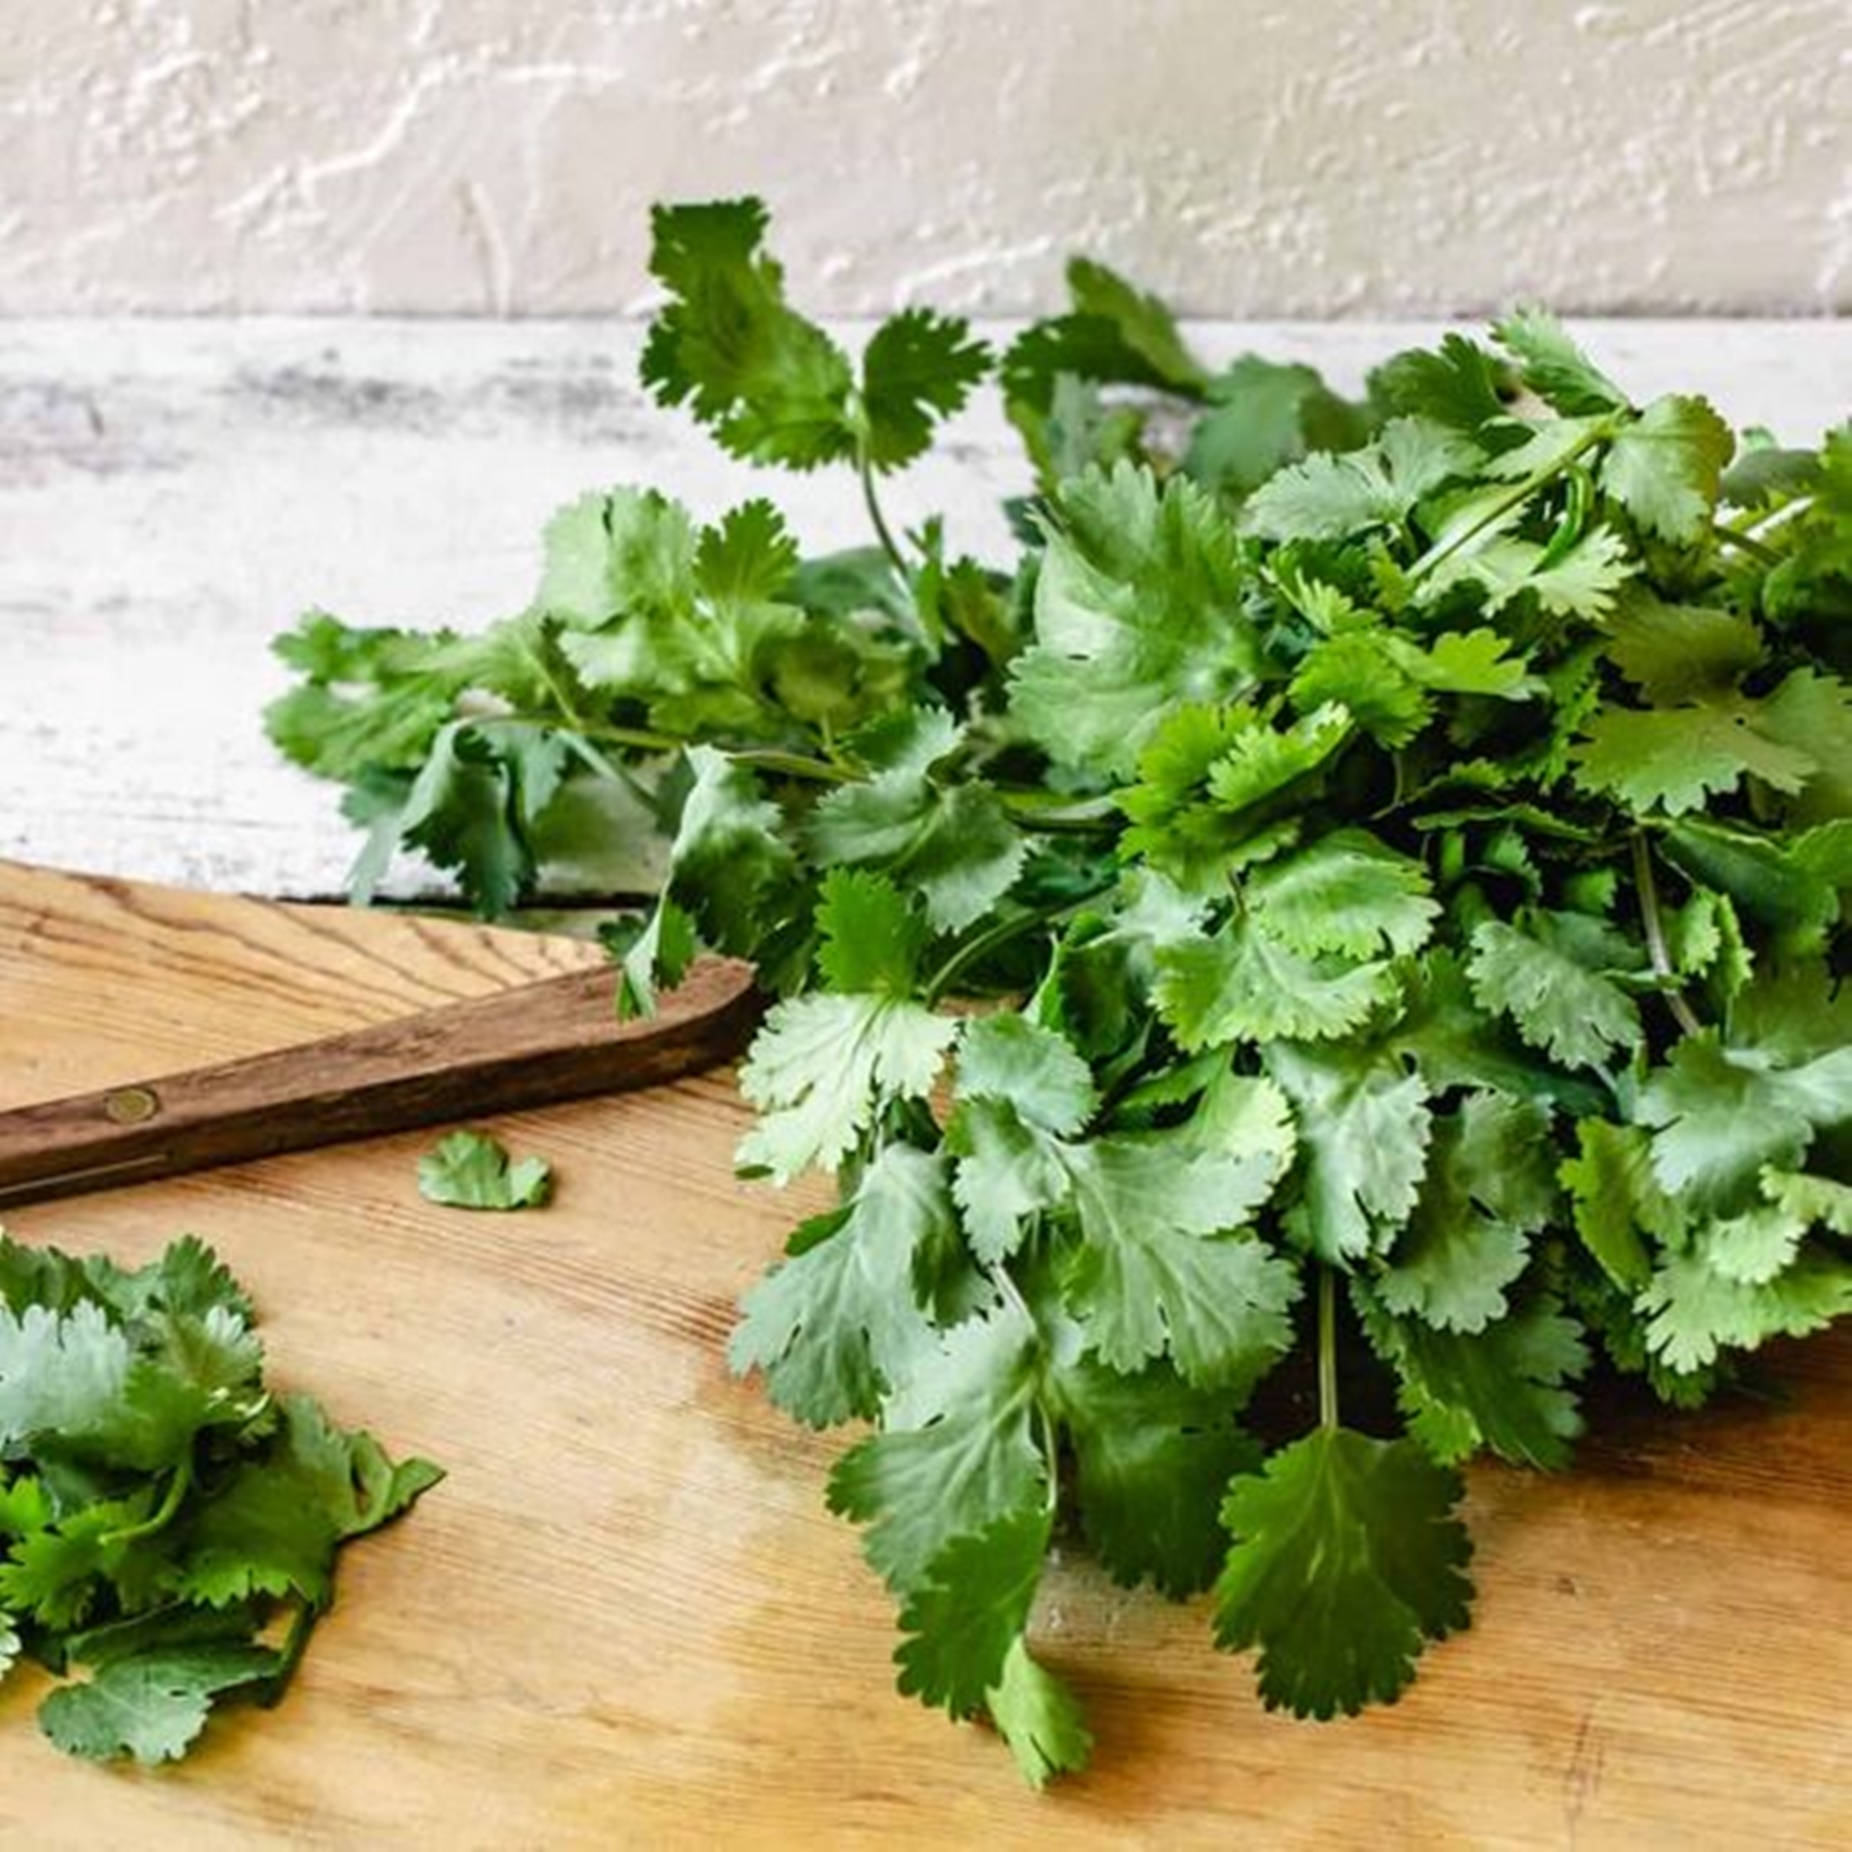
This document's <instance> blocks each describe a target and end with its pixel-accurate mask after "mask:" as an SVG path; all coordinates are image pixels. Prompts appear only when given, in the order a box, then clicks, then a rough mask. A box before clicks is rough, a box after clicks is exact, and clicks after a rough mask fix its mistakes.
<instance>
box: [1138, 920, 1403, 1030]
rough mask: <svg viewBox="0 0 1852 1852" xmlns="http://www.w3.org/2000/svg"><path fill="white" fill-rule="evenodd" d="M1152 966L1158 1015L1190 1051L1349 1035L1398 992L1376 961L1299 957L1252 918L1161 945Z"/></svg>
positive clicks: (1379, 963)
mask: <svg viewBox="0 0 1852 1852" xmlns="http://www.w3.org/2000/svg"><path fill="white" fill-rule="evenodd" d="M1157 964H1158V982H1157V991H1156V998H1157V1007H1158V1014H1159V1015H1160V1016H1161V1017H1162V1018H1163V1020H1164V1022H1165V1023H1166V1025H1167V1026H1168V1027H1169V1028H1170V1030H1171V1032H1172V1034H1174V1035H1175V1036H1176V1038H1177V1041H1178V1044H1179V1046H1181V1047H1182V1048H1183V1049H1184V1050H1185V1051H1186V1052H1189V1053H1194V1052H1195V1051H1196V1050H1197V1049H1199V1048H1208V1047H1211V1046H1213V1045H1215V1044H1217V1043H1221V1042H1235V1041H1253V1042H1268V1041H1273V1040H1276V1039H1279V1038H1281V1037H1285V1038H1289V1039H1299V1038H1303V1039H1309V1040H1312V1039H1319V1038H1323V1037H1338V1036H1347V1035H1350V1034H1352V1033H1353V1032H1355V1031H1356V1030H1357V1029H1358V1028H1359V1027H1361V1025H1362V1024H1363V1023H1364V1022H1365V1021H1366V1020H1367V1019H1368V1017H1369V1016H1370V1015H1371V1013H1372V1012H1373V1011H1375V1010H1377V1009H1380V1008H1382V1007H1383V1006H1384V1005H1386V1004H1387V1003H1389V1002H1391V1001H1392V1000H1393V998H1394V996H1395V994H1396V993H1395V982H1394V979H1393V978H1392V977H1391V975H1390V971H1389V967H1388V966H1387V965H1386V964H1384V963H1382V962H1381V961H1376V962H1373V963H1369V964H1344V963H1340V962H1338V961H1337V960H1335V959H1331V958H1316V959H1312V958H1305V957H1302V956H1300V954H1299V953H1297V952H1295V951H1293V950H1291V949H1290V947H1288V946H1286V945H1284V944H1282V943H1281V942H1280V941H1279V940H1278V939H1276V938H1274V937H1273V935H1272V934H1271V933H1270V932H1269V931H1268V930H1267V928H1266V927H1265V926H1264V925H1263V924H1262V923H1261V922H1260V921H1258V920H1255V919H1252V918H1237V919H1234V920H1231V921H1230V922H1229V923H1228V924H1227V925H1226V926H1224V927H1223V928H1222V930H1221V931H1220V932H1218V933H1217V934H1216V935H1215V936H1214V937H1213V938H1206V939H1205V938H1196V939H1190V940H1185V941H1182V942H1180V943H1178V944H1175V945H1168V946H1164V947H1162V948H1161V949H1160V950H1159V952H1158V957H1157Z"/></svg>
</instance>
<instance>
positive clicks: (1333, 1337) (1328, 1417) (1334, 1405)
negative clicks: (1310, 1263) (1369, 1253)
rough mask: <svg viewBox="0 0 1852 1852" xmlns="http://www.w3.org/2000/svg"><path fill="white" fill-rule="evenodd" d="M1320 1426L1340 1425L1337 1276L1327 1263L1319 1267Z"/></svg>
mask: <svg viewBox="0 0 1852 1852" xmlns="http://www.w3.org/2000/svg"><path fill="white" fill-rule="evenodd" d="M1318 1425H1319V1426H1320V1427H1321V1428H1324V1429H1326V1430H1327V1431H1330V1430H1331V1429H1334V1428H1336V1426H1337V1425H1338V1295H1337V1276H1336V1275H1335V1274H1334V1273H1333V1272H1332V1270H1331V1269H1330V1268H1329V1267H1328V1266H1324V1265H1321V1266H1320V1267H1319V1269H1318Z"/></svg>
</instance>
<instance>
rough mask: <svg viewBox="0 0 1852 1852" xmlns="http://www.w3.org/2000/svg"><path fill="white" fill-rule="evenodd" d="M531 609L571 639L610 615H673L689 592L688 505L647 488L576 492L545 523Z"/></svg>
mask: <svg viewBox="0 0 1852 1852" xmlns="http://www.w3.org/2000/svg"><path fill="white" fill-rule="evenodd" d="M542 545H543V551H544V557H545V566H544V568H543V570H542V573H541V578H540V589H539V590H538V591H537V592H536V593H535V595H534V602H535V604H536V606H537V607H538V608H539V609H540V610H542V611H544V612H546V613H547V614H548V615H549V616H552V617H556V618H558V619H559V620H560V621H561V622H562V623H563V624H565V625H566V626H567V627H568V632H567V641H566V648H567V653H568V656H569V657H570V656H571V654H572V651H573V650H574V649H575V648H576V647H577V644H576V643H575V642H574V641H573V639H574V638H575V637H577V636H579V635H582V634H588V633H591V632H595V631H598V630H602V629H603V628H605V626H607V625H608V624H610V623H612V622H613V621H614V620H616V619H619V618H624V617H635V618H638V619H641V620H644V621H648V620H650V619H661V618H665V617H673V616H676V615H679V614H680V613H682V612H683V611H685V610H686V609H687V607H688V606H689V605H690V604H691V603H692V602H693V599H694V593H695V528H694V523H693V521H691V520H690V519H689V516H688V510H687V509H686V508H684V507H683V506H682V504H681V503H680V502H677V501H672V500H670V498H669V497H668V496H666V495H663V494H661V493H660V492H659V491H657V490H655V489H631V488H618V489H612V490H611V491H610V492H609V493H594V494H591V495H582V496H580V497H579V499H578V500H577V501H575V502H570V503H568V504H567V505H566V506H565V507H564V508H561V509H560V510H559V511H558V512H557V513H556V514H555V515H554V516H553V517H552V519H551V520H549V521H548V523H547V526H546V533H545V537H544V540H543V542H542Z"/></svg>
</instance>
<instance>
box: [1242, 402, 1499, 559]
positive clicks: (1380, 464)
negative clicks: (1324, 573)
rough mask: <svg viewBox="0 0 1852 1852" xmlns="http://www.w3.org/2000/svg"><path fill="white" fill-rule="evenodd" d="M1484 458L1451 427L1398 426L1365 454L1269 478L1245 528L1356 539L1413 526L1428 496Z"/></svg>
mask: <svg viewBox="0 0 1852 1852" xmlns="http://www.w3.org/2000/svg"><path fill="white" fill-rule="evenodd" d="M1480 457H1481V452H1480V451H1479V449H1478V447H1477V446H1476V445H1474V444H1472V443H1471V442H1469V441H1468V440H1467V439H1465V438H1464V437H1462V436H1461V435H1460V434H1459V432H1457V431H1450V430H1449V429H1448V428H1447V427H1446V426H1445V425H1441V424H1436V423H1434V422H1433V421H1432V420H1430V419H1426V418H1395V419H1391V420H1390V422H1389V423H1388V424H1386V425H1384V426H1383V428H1382V430H1381V432H1380V433H1378V435H1377V437H1376V439H1375V441H1374V442H1372V443H1370V444H1367V445H1365V446H1364V448H1362V449H1361V450H1352V451H1349V452H1347V453H1346V454H1344V455H1342V456H1332V455H1330V454H1329V453H1328V452H1321V453H1320V454H1319V455H1316V456H1310V457H1307V458H1306V460H1305V461H1304V462H1303V463H1296V464H1294V465H1293V466H1292V467H1291V468H1290V469H1283V470H1281V471H1280V472H1279V473H1278V474H1277V475H1274V476H1271V477H1269V478H1268V479H1267V481H1266V482H1264V483H1262V484H1261V486H1260V487H1259V488H1258V489H1256V490H1255V491H1254V493H1253V494H1252V495H1250V496H1249V497H1248V499H1247V502H1246V504H1245V505H1244V506H1243V508H1242V511H1241V525H1242V528H1243V529H1244V531H1246V532H1248V533H1251V534H1257V535H1259V536H1260V537H1261V538H1263V539H1266V540H1348V539H1352V538H1354V537H1355V536H1357V535H1358V534H1360V533H1362V532H1365V531H1366V530H1368V529H1370V528H1373V527H1394V526H1396V525H1397V524H1398V523H1400V522H1402V521H1404V520H1406V519H1407V518H1408V516H1409V515H1410V514H1411V513H1413V512H1414V508H1415V505H1416V503H1418V502H1419V501H1420V500H1421V499H1422V498H1423V497H1424V496H1427V495H1430V494H1432V493H1433V492H1434V490H1436V489H1438V488H1439V487H1440V486H1441V484H1442V483H1444V482H1449V481H1451V480H1453V479H1454V478H1455V477H1458V476H1463V475H1467V474H1469V473H1470V472H1471V471H1472V469H1473V467H1474V465H1475V464H1476V463H1478V462H1479V460H1480Z"/></svg>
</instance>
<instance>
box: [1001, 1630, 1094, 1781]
mask: <svg viewBox="0 0 1852 1852" xmlns="http://www.w3.org/2000/svg"><path fill="white" fill-rule="evenodd" d="M985 1703H986V1704H987V1705H988V1707H989V1710H990V1716H991V1721H992V1722H993V1723H994V1724H995V1725H996V1726H997V1734H998V1735H999V1736H1001V1737H1002V1738H1003V1740H1004V1741H1005V1742H1006V1743H1007V1744H1008V1745H1009V1750H1010V1754H1011V1755H1012V1756H1013V1757H1014V1758H1015V1761H1016V1766H1017V1768H1018V1769H1019V1770H1020V1771H1021V1773H1022V1778H1023V1779H1024V1780H1025V1781H1026V1782H1028V1784H1029V1785H1030V1786H1031V1787H1032V1788H1042V1787H1046V1786H1047V1784H1048V1782H1049V1780H1050V1779H1051V1778H1052V1777H1053V1776H1055V1775H1064V1774H1072V1773H1074V1772H1075V1771H1076V1770H1078V1769H1083V1768H1085V1767H1086V1766H1087V1758H1088V1757H1089V1756H1090V1755H1091V1754H1092V1753H1093V1737H1092V1734H1091V1732H1090V1731H1089V1730H1088V1729H1087V1723H1086V1718H1085V1716H1084V1714H1083V1713H1082V1711H1081V1708H1080V1705H1079V1703H1078V1702H1077V1701H1076V1699H1075V1697H1074V1694H1073V1693H1072V1692H1071V1691H1069V1690H1068V1688H1067V1686H1066V1685H1064V1684H1063V1683H1062V1682H1061V1681H1060V1680H1059V1679H1058V1678H1056V1677H1055V1676H1054V1674H1053V1673H1052V1672H1049V1671H1048V1670H1047V1669H1046V1668H1045V1667H1044V1666H1043V1665H1042V1664H1041V1663H1040V1662H1039V1661H1037V1660H1036V1659H1034V1658H1032V1657H1031V1656H1030V1653H1029V1649H1028V1648H1027V1647H1026V1646H1025V1645H1024V1644H1023V1643H1022V1641H1021V1640H1020V1639H1019V1640H1017V1641H1015V1642H1014V1644H1012V1646H1011V1647H1010V1650H1009V1651H1008V1652H1007V1653H1006V1654H1005V1655H1004V1658H1003V1673H1002V1676H1001V1677H1000V1678H999V1679H998V1681H997V1683H996V1684H995V1685H993V1686H992V1687H991V1689H990V1690H989V1691H988V1692H987V1693H986V1694H985Z"/></svg>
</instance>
